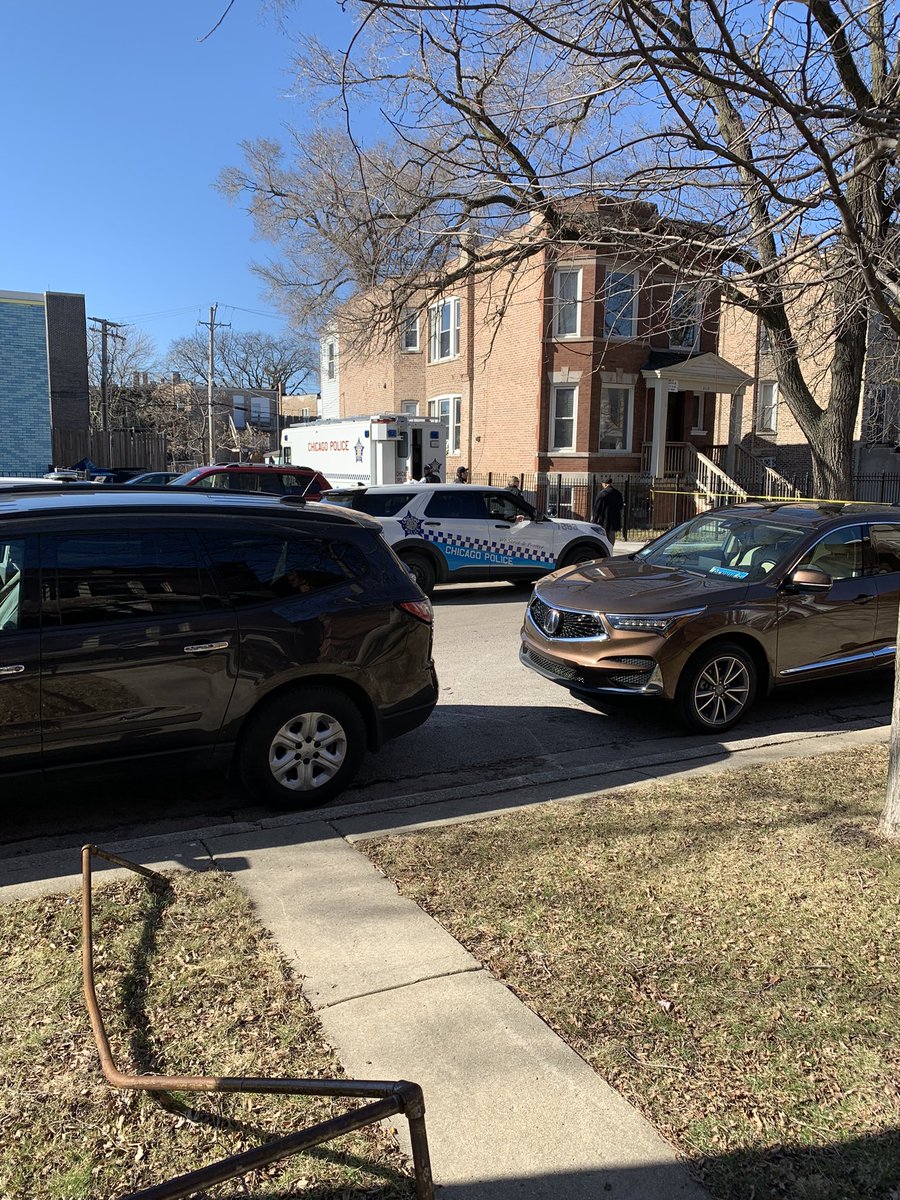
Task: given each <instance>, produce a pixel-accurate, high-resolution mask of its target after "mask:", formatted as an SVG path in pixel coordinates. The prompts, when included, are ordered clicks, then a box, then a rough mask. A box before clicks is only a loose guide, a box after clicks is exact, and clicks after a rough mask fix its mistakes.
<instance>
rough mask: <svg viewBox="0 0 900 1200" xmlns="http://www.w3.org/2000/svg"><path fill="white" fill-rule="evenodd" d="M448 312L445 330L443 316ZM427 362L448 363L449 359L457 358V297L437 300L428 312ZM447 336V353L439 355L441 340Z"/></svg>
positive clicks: (458, 323) (458, 305)
mask: <svg viewBox="0 0 900 1200" xmlns="http://www.w3.org/2000/svg"><path fill="white" fill-rule="evenodd" d="M445 312H448V313H449V314H450V315H449V321H448V326H447V329H444V328H443V323H444V322H443V315H444V313H445ZM428 320H429V333H428V361H429V362H432V363H437V362H449V360H450V359H451V358H459V326H460V302H459V297H458V296H449V297H448V298H447V299H445V300H438V302H437V303H436V304H432V306H431V308H429V310H428ZM445 334H446V335H447V343H448V353H447V354H442V353H441V339H442V338H443V336H444V335H445Z"/></svg>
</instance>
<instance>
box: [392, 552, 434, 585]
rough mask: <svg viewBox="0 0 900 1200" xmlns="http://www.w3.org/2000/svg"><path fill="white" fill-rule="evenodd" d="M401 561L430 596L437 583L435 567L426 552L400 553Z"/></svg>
mask: <svg viewBox="0 0 900 1200" xmlns="http://www.w3.org/2000/svg"><path fill="white" fill-rule="evenodd" d="M400 561H401V562H402V563H403V565H404V567H406V568H407V570H408V571H410V572H411V574H412V576H413V578H414V579H415V581H416V583H417V584H418V585H419V587H420V588H421V589H422V591H423V592H424V593H425V595H426V596H430V595H431V594H432V592H433V591H434V585H435V583H437V578H436V576H435V570H434V567H433V566H432V565H431V563H430V562H429V560H428V559H427V558H426V557H425V555H424V554H408V553H404V554H401V555H400Z"/></svg>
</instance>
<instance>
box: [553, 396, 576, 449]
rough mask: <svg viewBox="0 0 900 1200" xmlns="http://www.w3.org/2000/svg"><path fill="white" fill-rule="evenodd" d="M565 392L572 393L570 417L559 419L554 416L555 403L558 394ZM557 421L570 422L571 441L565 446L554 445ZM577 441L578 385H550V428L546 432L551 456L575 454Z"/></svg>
mask: <svg viewBox="0 0 900 1200" xmlns="http://www.w3.org/2000/svg"><path fill="white" fill-rule="evenodd" d="M562 391H567V392H571V393H572V416H571V417H560V418H557V415H556V403H557V397H558V396H559V393H560V392H562ZM557 419H559V420H563V421H569V420H571V422H572V440H571V443H570V444H569V445H567V446H557V445H556V437H555V432H556V422H557ZM577 440H578V384H577V383H552V384H551V385H550V428H549V430H548V431H547V445H548V447H549V452H550V453H551V454H564V453H566V452H568V453H569V454H574V453H575V444H576V442H577Z"/></svg>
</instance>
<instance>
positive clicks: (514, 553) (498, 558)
mask: <svg viewBox="0 0 900 1200" xmlns="http://www.w3.org/2000/svg"><path fill="white" fill-rule="evenodd" d="M323 499H324V500H325V501H326V502H327V503H329V504H334V505H338V506H340V507H341V508H352V509H354V510H355V511H356V512H365V513H368V514H369V515H370V516H373V517H377V518H378V520H379V521H380V522H381V526H382V529H383V530H384V536H385V540H386V541H387V542H388V544H389V545H390V546H391V547H392V548H393V550H394V552H395V553H396V554H397V556H398V557H399V558H400V560H401V562H403V563H405V564H406V566H407V567H408V568H409V570H410V571H411V573H412V574H413V576H414V577H415V580H416V583H418V585H419V587H420V588H421V589H422V591H423V592H425V593H426V595H430V594H431V592H432V591H433V590H434V587H435V584H437V583H457V582H461V581H464V580H471V579H482V580H484V579H487V580H510V581H512V582H516V581H521V580H524V581H525V582H529V581H530V580H533V579H535V578H536V577H537V576H539V575H546V574H547V573H548V572H550V571H553V570H555V569H556V568H557V567H562V566H571V565H573V564H575V563H582V562H588V561H590V560H592V559H598V558H606V557H607V555H608V554H609V553H610V550H611V547H610V544H609V541H608V540H607V537H606V534H605V533H604V531H603V529H601V527H600V526H599V525H591V524H589V523H588V522H587V521H562V520H557V519H555V518H553V517H548V516H547V515H546V514H545V513H538V512H537V511H536V510H535V509H534V508H533V507H532V505H530V504H529V503H528V501H527V500H525V499H523V498H522V497H521V496H516V495H513V493H512V492H508V491H504V490H503V489H502V488H491V487H475V486H472V485H469V484H443V485H438V484H428V483H425V484H419V483H410V484H401V483H398V484H382V485H380V486H376V487H354V488H334V489H332V490H331V491H330V492H326V493H325V495H324V496H323Z"/></svg>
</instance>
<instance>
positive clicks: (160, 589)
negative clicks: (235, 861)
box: [0, 484, 437, 808]
mask: <svg viewBox="0 0 900 1200" xmlns="http://www.w3.org/2000/svg"><path fill="white" fill-rule="evenodd" d="M431 622H432V613H431V605H430V604H429V603H428V601H427V600H426V598H425V597H424V596H423V595H422V593H421V592H420V590H419V589H418V588H417V587H416V585H415V583H414V582H413V580H412V579H411V578H410V577H409V575H408V573H407V572H406V571H405V570H404V569H403V568H402V567H401V566H400V564H399V563H398V562H397V559H396V558H395V556H394V555H393V554H392V553H391V552H390V551H389V550H388V548H387V546H386V545H385V543H384V541H383V539H382V537H381V533H380V529H379V527H378V524H377V522H375V521H372V520H370V519H369V518H367V517H364V516H361V515H359V514H356V513H349V512H341V511H340V510H338V509H336V508H333V507H326V506H324V505H318V504H312V505H307V504H305V503H304V502H303V501H302V500H299V499H297V498H295V497H288V496H285V497H282V498H277V497H274V496H247V495H238V494H236V493H234V492H219V491H213V492H208V491H204V490H193V491H192V490H188V489H184V488H172V489H167V490H164V491H155V492H151V491H143V490H142V489H140V488H132V487H127V486H111V485H109V484H105V485H99V486H95V485H90V484H83V485H80V486H78V487H73V488H57V489H53V490H52V491H51V490H50V489H47V488H46V487H44V488H40V487H33V488H29V487H22V488H19V489H12V488H11V489H9V490H7V491H5V492H4V493H3V496H2V502H0V775H2V774H3V773H7V774H11V773H18V774H24V773H31V774H38V775H40V774H41V773H43V775H44V776H45V777H48V778H51V777H53V776H55V775H59V774H64V776H65V778H66V779H68V778H69V777H70V774H71V773H72V772H73V771H74V770H75V769H79V770H82V771H83V770H87V771H90V772H96V771H98V770H99V769H101V768H105V767H108V766H114V767H119V768H121V767H122V766H123V765H125V766H127V767H128V768H129V769H130V770H133V771H134V772H135V773H138V772H140V771H141V770H142V769H143V767H144V765H145V764H148V763H152V762H154V761H155V762H163V763H166V764H176V763H181V762H185V763H190V764H191V765H195V766H200V767H206V766H215V765H224V764H226V763H230V762H232V761H233V762H234V764H235V766H236V768H237V770H238V771H239V772H240V775H241V777H242V778H243V780H244V782H245V784H246V786H247V788H248V789H249V790H250V791H251V793H252V794H253V795H255V796H256V797H257V798H258V799H259V800H260V801H262V802H264V803H268V804H271V805H273V806H276V807H287V808H292V807H298V806H300V807H302V806H305V805H308V804H315V803H318V802H320V801H324V800H327V799H329V798H331V797H332V796H335V795H337V793H338V792H340V791H342V790H343V789H344V788H346V787H347V786H348V785H349V783H350V782H351V780H352V779H353V777H354V775H355V774H356V771H357V768H358V767H359V764H360V761H361V760H362V757H363V754H364V752H365V751H366V749H370V750H377V749H378V748H379V747H380V746H381V745H382V743H383V742H385V741H386V740H387V739H388V738H393V737H396V736H398V735H399V734H402V733H405V732H406V731H407V730H410V729H413V728H415V727H416V726H417V725H419V724H421V723H422V722H423V721H425V720H426V719H427V718H428V716H429V714H430V713H431V711H432V709H433V708H434V705H435V702H436V699H437V681H436V677H435V671H434V664H433V662H432V657H431V646H432V624H431Z"/></svg>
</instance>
